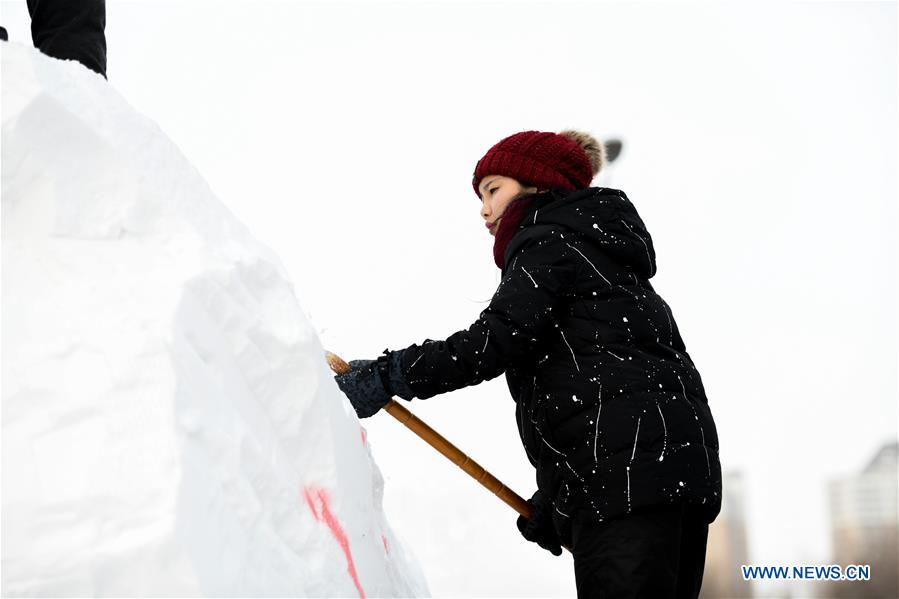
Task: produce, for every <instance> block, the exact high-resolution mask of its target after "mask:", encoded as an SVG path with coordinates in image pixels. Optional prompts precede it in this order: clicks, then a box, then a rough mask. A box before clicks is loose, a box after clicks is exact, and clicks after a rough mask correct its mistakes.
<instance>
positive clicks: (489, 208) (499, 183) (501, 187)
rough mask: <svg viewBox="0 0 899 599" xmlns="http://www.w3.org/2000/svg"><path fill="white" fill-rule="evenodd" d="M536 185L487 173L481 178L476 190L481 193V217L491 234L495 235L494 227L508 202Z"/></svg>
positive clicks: (531, 189)
mask: <svg viewBox="0 0 899 599" xmlns="http://www.w3.org/2000/svg"><path fill="white" fill-rule="evenodd" d="M535 191H537V188H536V187H522V185H521V183H519V182H518V181H517V180H515V179H513V178H512V177H504V176H502V175H487V176H486V177H484V178H483V179H481V182H480V184H479V185H478V192H479V193H480V194H481V217H483V219H484V224H485V226H486V227H487V229H488V230H489V231H490V234H491V235H496V228H497V226H498V225H499V220H500V219H501V218H502V216H503V212H505V210H506V208H507V207H508V206H509V203H511V202H512V200H514V199H515V198H517V197H518V196H519V195H520V194H522V193H533V192H535Z"/></svg>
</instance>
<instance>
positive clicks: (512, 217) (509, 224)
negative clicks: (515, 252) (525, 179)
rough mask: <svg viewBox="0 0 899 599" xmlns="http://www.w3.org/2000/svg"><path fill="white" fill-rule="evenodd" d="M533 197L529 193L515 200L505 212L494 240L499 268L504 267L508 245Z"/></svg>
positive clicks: (494, 256) (494, 257) (494, 252)
mask: <svg viewBox="0 0 899 599" xmlns="http://www.w3.org/2000/svg"><path fill="white" fill-rule="evenodd" d="M533 198H534V196H533V195H527V196H525V197H523V198H520V199H517V200H514V201H513V202H512V203H511V204H509V206H508V207H507V208H506V211H505V212H503V216H502V220H501V221H499V226H498V227H497V229H496V237H495V238H494V241H493V261H494V262H496V266H497V267H498V268H502V267H503V256H504V255H505V253H506V247H507V246H508V245H509V242H510V241H511V240H512V237H514V236H515V232H516V231H517V230H518V223H520V222H521V217H522V216H524V212H525V210H527V207H528V206H529V205H530V204H531V200H532V199H533Z"/></svg>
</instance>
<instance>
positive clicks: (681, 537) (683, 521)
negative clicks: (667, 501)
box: [560, 503, 709, 599]
mask: <svg viewBox="0 0 899 599" xmlns="http://www.w3.org/2000/svg"><path fill="white" fill-rule="evenodd" d="M581 514H583V512H575V513H574V514H573V515H572V519H571V521H570V523H569V526H568V527H566V530H564V531H560V536H561V537H562V539H563V541H566V542H567V544H568V546H569V547H571V550H572V553H573V555H574V576H575V581H576V583H577V596H578V599H587V598H589V599H613V598H614V599H619V598H626V597H627V598H631V597H633V598H636V597H646V598H649V599H666V598H676V599H682V598H684V599H686V598H688V597H689V598H691V599H695V598H696V597H697V596H698V595H699V588H700V586H701V585H702V573H703V568H704V567H705V550H706V540H707V538H708V532H709V525H708V522H707V521H706V520H705V518H704V517H703V515H702V514H700V513H699V512H698V511H697V510H696V508H694V507H693V506H689V505H687V504H684V503H677V504H672V505H665V506H653V507H651V508H643V509H638V510H634V511H633V512H632V513H630V514H628V515H627V516H622V517H619V518H615V519H611V520H607V521H605V522H600V523H596V522H591V521H589V519H588V518H585V517H583V516H582V515H581Z"/></svg>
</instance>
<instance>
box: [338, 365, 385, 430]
mask: <svg viewBox="0 0 899 599" xmlns="http://www.w3.org/2000/svg"><path fill="white" fill-rule="evenodd" d="M349 366H350V369H349V370H348V371H347V372H345V373H343V374H338V375H336V376H335V377H334V380H335V381H337V386H338V387H340V390H341V391H343V393H344V394H345V395H346V396H347V398H349V400H350V403H351V404H353V409H355V410H356V415H357V416H359V418H368V417H369V416H374V415H375V414H377V413H378V411H379V410H380V409H381V408H383V407H384V406H385V405H387V402H389V401H390V398H391V393H390V391H389V390H388V389H387V388H386V386H385V384H384V383H385V381H384V380H383V379H382V376H381V370H380V368H379V364H378V360H351V361H350V362H349Z"/></svg>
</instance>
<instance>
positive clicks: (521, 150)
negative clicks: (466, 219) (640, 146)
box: [471, 131, 604, 197]
mask: <svg viewBox="0 0 899 599" xmlns="http://www.w3.org/2000/svg"><path fill="white" fill-rule="evenodd" d="M563 133H566V134H567V133H575V134H577V135H576V137H577V136H578V135H579V136H585V137H588V138H589V140H590V141H591V142H592V143H593V145H594V146H598V148H597V150H596V151H597V152H598V153H599V154H598V159H596V160H595V164H594V163H592V162H591V157H590V156H588V155H587V152H586V151H585V150H584V147H582V144H583V143H584V142H583V139H580V141H581V143H579V140H576V139H574V138H572V137H569V136H568V135H563V134H562V133H548V132H542V131H522V132H520V133H515V134H514V135H510V136H509V137H506V138H505V139H503V140H502V141H500V142H499V143H497V144H496V145H494V146H493V147H492V148H490V149H489V150H488V151H487V153H486V154H484V157H483V158H481V159H480V160H479V161H478V164H477V166H475V169H474V178H473V179H472V181H471V184H472V187H474V192H475V194H477V196H478V197H481V194H480V193H479V192H478V184H479V183H480V182H481V179H483V178H484V177H486V176H487V175H503V176H505V177H512V178H513V179H517V180H518V181H520V182H523V183H527V184H529V185H533V186H535V187H537V188H538V189H564V190H574V189H585V188H587V187H589V186H590V182H591V181H592V180H593V177H594V176H595V175H596V173H598V172H599V169H600V168H601V167H602V162H603V161H604V160H602V158H604V152H603V148H602V144H599V143H598V142H596V140H595V139H593V138H592V137H590V136H589V135H587V134H580V133H579V132H574V131H572V132H569V131H564V132H563ZM594 158H597V157H594Z"/></svg>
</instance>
